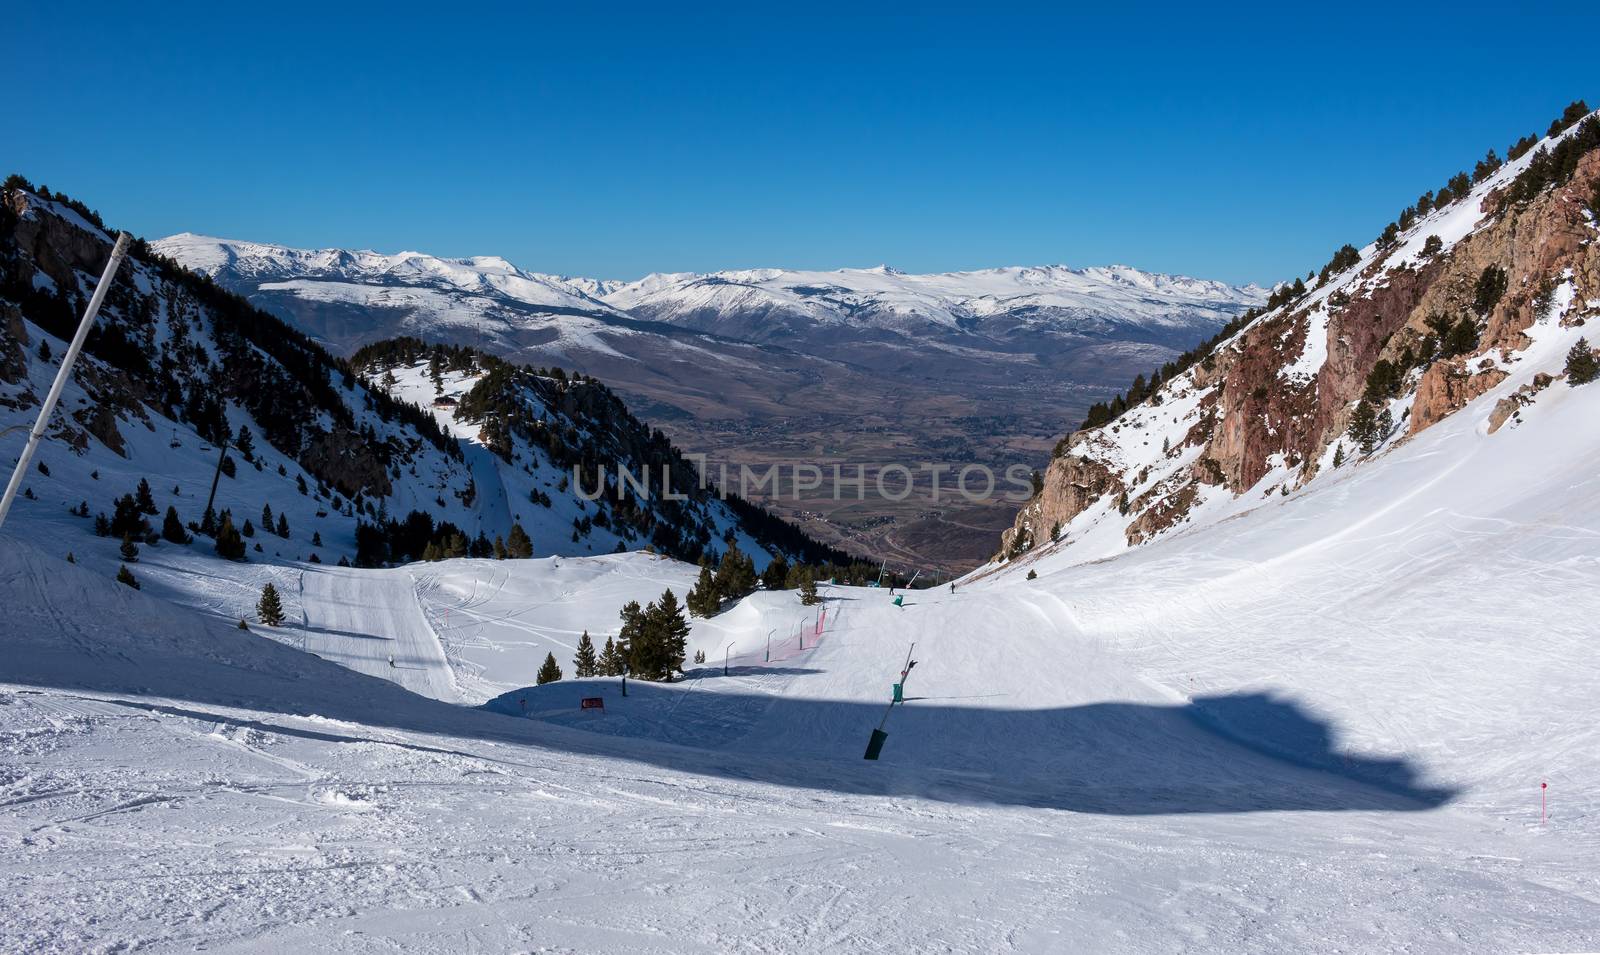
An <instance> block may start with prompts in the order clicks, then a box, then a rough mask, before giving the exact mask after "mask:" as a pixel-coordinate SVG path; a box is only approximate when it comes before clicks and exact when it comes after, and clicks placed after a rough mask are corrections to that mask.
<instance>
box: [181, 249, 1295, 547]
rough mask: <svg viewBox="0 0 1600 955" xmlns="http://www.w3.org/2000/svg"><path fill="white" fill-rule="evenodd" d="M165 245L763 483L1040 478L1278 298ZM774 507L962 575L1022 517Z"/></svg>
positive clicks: (1135, 281) (888, 274) (1121, 281)
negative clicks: (581, 378) (559, 370)
mask: <svg viewBox="0 0 1600 955" xmlns="http://www.w3.org/2000/svg"><path fill="white" fill-rule="evenodd" d="M152 247H153V248H154V249H155V250H156V251H158V252H160V253H162V254H165V255H167V256H170V257H171V258H173V259H174V260H176V261H177V262H179V263H180V264H183V265H185V266H187V267H189V268H192V269H195V270H197V271H200V272H202V273H204V274H206V275H209V276H211V277H212V278H213V279H214V280H215V281H216V282H217V283H218V284H220V285H222V286H223V287H225V288H228V289H230V290H232V291H235V292H237V293H239V294H240V295H243V296H245V297H246V298H247V299H248V300H249V301H250V302H251V303H252V304H254V305H256V306H258V307H260V308H263V309H265V310H267V311H269V312H272V313H274V314H276V315H279V316H281V317H282V318H284V319H285V320H286V321H289V322H290V323H292V324H293V325H295V326H296V327H297V328H299V329H301V330H302V331H304V332H305V333H306V334H308V335H310V336H311V337H312V338H314V339H316V340H317V341H319V342H322V343H323V344H325V345H326V346H328V347H329V348H331V349H333V350H335V351H336V352H341V353H345V354H348V353H350V352H351V351H353V350H354V349H356V348H358V347H360V346H362V345H364V344H367V343H369V342H372V341H376V340H380V339H385V338H391V337H394V336H396V335H408V336H415V337H418V338H422V339H425V340H428V341H438V342H445V343H456V344H468V345H472V346H474V347H478V348H481V349H483V350H484V351H487V352H490V353H493V354H498V355H501V356H504V357H508V358H511V359H514V360H517V361H521V362H524V363H527V364H533V365H545V364H558V365H561V366H563V367H566V368H570V369H575V370H578V371H581V372H584V373H586V374H590V375H594V376H595V377H597V378H599V379H601V380H603V381H605V382H606V383H607V384H608V385H610V386H611V387H613V388H615V389H616V390H617V391H618V392H619V393H621V394H622V395H623V396H624V397H625V398H626V399H627V400H628V402H629V405H630V407H632V408H633V409H634V410H635V411H636V412H638V413H639V414H641V415H643V416H645V417H647V418H649V419H651V420H652V421H655V422H657V423H659V424H660V426H661V427H663V428H664V429H665V430H666V431H667V432H668V434H669V435H670V436H671V437H672V438H673V439H674V440H675V441H677V442H678V443H679V444H680V445H681V446H683V447H685V448H686V449H688V450H691V451H694V452H698V453H704V454H707V455H708V456H709V457H710V458H711V459H712V460H717V461H725V462H729V463H738V464H746V463H748V464H751V465H760V464H766V463H770V462H772V461H774V460H782V459H786V458H792V457H793V456H794V455H795V454H796V453H799V452H800V451H801V449H804V448H807V447H810V448H812V449H813V450H812V452H811V453H818V452H819V451H820V453H822V454H824V455H825V456H826V462H824V463H828V462H834V461H838V462H842V463H843V464H845V465H847V466H848V465H851V464H862V465H863V466H866V467H869V468H875V467H878V466H881V465H883V464H885V463H886V462H887V461H888V460H889V459H890V457H891V455H892V456H893V457H894V459H896V460H926V461H933V460H947V461H954V462H960V463H961V464H964V463H966V462H969V461H983V462H989V463H992V464H997V465H1000V466H1002V467H1003V466H1004V465H1005V464H1009V463H1012V462H1016V461H1021V462H1024V463H1027V464H1035V465H1036V464H1040V463H1042V462H1043V461H1044V459H1045V450H1046V449H1047V448H1048V447H1049V444H1050V442H1051V441H1052V440H1053V435H1055V434H1059V433H1060V432H1061V431H1062V430H1063V429H1064V428H1065V427H1067V426H1068V423H1069V422H1071V421H1076V420H1078V419H1079V418H1081V417H1082V414H1083V412H1084V410H1085V409H1086V408H1087V407H1088V406H1089V404H1090V403H1091V402H1092V401H1094V400H1097V399H1099V398H1102V397H1104V396H1105V395H1106V394H1108V393H1109V391H1110V389H1112V388H1113V387H1115V386H1117V385H1120V384H1121V383H1122V382H1125V381H1126V380H1127V379H1128V378H1129V377H1131V376H1132V375H1133V373H1134V372H1135V370H1138V369H1142V368H1146V367H1148V366H1149V365H1151V364H1159V363H1160V362H1162V361H1165V360H1168V359H1171V358H1173V357H1176V356H1177V355H1178V354H1180V353H1181V352H1182V351H1183V350H1184V349H1187V348H1189V347H1191V346H1193V345H1194V344H1195V343H1197V342H1199V341H1201V340H1202V339H1204V338H1206V337H1208V336H1210V335H1211V334H1213V333H1215V332H1216V330H1217V329H1218V328H1220V327H1222V326H1223V325H1224V324H1225V323H1226V322H1228V321H1229V320H1231V319H1232V318H1234V317H1235V316H1236V315H1238V314H1239V313H1240V312H1242V311H1243V310H1244V309H1245V308H1247V307H1249V306H1251V305H1253V304H1259V303H1260V302H1262V301H1263V300H1264V299H1265V297H1266V293H1265V291H1264V290H1263V289H1260V288H1257V287H1254V286H1244V287H1235V286H1229V285H1226V284H1223V283H1220V282H1211V281H1205V280H1201V279H1193V278H1186V277H1183V276H1173V275H1160V274H1154V273H1148V272H1141V271H1139V270H1137V269H1132V268H1127V267H1123V266H1115V267H1109V268H1090V269H1070V268H1066V267H1062V266H1050V267H1042V268H1002V269H988V270H983V271H975V272H954V273H944V274H936V275H907V274H904V273H901V272H898V271H895V270H894V269H890V268H886V267H879V268H873V269H839V270H836V271H793V270H782V269H752V270H743V271H727V272H716V273H710V274H695V273H670V274H669V273H660V274H653V275H649V276H646V277H644V278H642V279H640V280H638V281H635V282H616V281H602V280H593V279H575V278H565V277H560V276H554V275H543V274H539V273H534V272H527V271H523V270H521V269H518V268H516V267H514V266H512V265H510V264H509V263H508V262H506V261H505V260H504V259H499V258H493V257H478V258H469V259H444V258H438V257H434V256H428V255H423V254H421V253H415V252H403V253H399V254H396V255H382V254H378V253H374V252H357V251H347V250H340V249H328V250H319V251H304V250H297V249H289V248H284V247H281V246H274V245H265V244H261V243H253V242H240V241H234V240H227V239H217V238H210V237H205V236H197V235H190V234H184V235H177V236H172V237H170V238H167V239H163V240H160V241H159V242H156V243H153V246H152ZM916 500H921V496H920V492H919V496H918V498H917V499H916ZM770 503H772V504H773V505H774V506H776V507H778V508H779V509H780V511H781V512H782V513H784V514H785V516H787V517H789V518H790V519H791V520H806V521H807V522H808V523H807V529H808V531H809V532H811V533H812V534H813V535H815V536H817V537H818V538H819V539H822V540H824V541H826V542H828V543H833V544H840V545H843V546H847V547H848V548H849V549H851V550H854V551H857V552H861V553H869V554H875V555H878V556H880V557H887V556H895V557H896V558H898V559H905V560H908V561H910V562H913V563H916V564H920V565H924V566H926V565H934V566H942V567H945V568H947V569H964V568H967V567H971V566H973V565H975V564H976V563H978V562H979V561H981V560H982V559H983V558H985V557H987V556H988V555H989V554H990V553H991V552H992V549H993V535H994V533H995V532H996V531H997V530H998V526H999V523H1004V522H1006V521H1009V519H1010V513H1009V511H1008V510H1007V511H1004V512H1002V511H1001V510H998V509H996V508H989V507H985V508H982V509H980V511H979V512H977V513H968V511H970V510H971V509H970V508H966V509H965V510H963V511H961V512H959V513H951V512H945V511H942V510H930V508H929V506H928V505H927V504H921V505H920V506H919V505H917V504H916V501H913V502H912V503H911V504H908V505H906V506H904V507H899V506H896V507H892V508H890V509H889V510H887V511H886V510H882V509H878V508H877V505H876V504H874V503H867V504H863V505H861V506H860V507H858V508H857V509H856V512H855V513H853V514H851V515H849V516H848V518H846V517H842V516H837V517H836V516H826V517H820V518H819V517H818V515H819V514H822V513H823V512H824V511H826V510H827V509H828V508H829V507H830V506H831V502H829V501H827V500H821V501H818V500H808V501H804V502H801V503H799V504H796V503H795V502H794V501H773V502H770ZM884 519H887V520H888V523H885V522H884ZM997 522H998V523H997ZM913 525H915V526H913ZM891 538H892V539H891Z"/></svg>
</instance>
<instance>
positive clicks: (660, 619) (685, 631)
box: [650, 588, 689, 680]
mask: <svg viewBox="0 0 1600 955" xmlns="http://www.w3.org/2000/svg"><path fill="white" fill-rule="evenodd" d="M650 624H651V629H652V630H653V631H654V632H653V633H652V636H653V637H654V639H655V640H656V641H657V642H658V644H659V649H658V653H659V654H660V658H659V660H658V665H659V669H658V670H657V671H656V672H657V673H658V674H659V676H660V678H661V679H664V680H670V679H671V678H672V674H674V673H676V672H679V671H681V670H682V669H683V659H684V655H685V654H686V653H688V649H689V648H688V644H689V621H688V620H686V619H684V615H683V608H682V607H680V606H679V605H678V596H677V594H674V593H673V592H672V590H671V589H670V588H669V589H668V590H667V591H666V592H665V593H663V594H662V595H661V599H660V601H658V602H657V603H655V604H652V605H651V607H650Z"/></svg>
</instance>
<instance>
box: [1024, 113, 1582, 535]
mask: <svg viewBox="0 0 1600 955" xmlns="http://www.w3.org/2000/svg"><path fill="white" fill-rule="evenodd" d="M1586 122H1588V123H1595V122H1597V121H1596V120H1595V119H1594V118H1593V117H1591V118H1590V119H1589V120H1587V121H1586ZM1581 125H1582V124H1579V125H1574V126H1573V127H1571V128H1569V129H1568V130H1567V132H1566V134H1565V135H1566V136H1571V137H1577V135H1578V133H1579V132H1580V131H1582V132H1583V133H1584V136H1583V137H1580V138H1575V139H1574V141H1575V142H1583V143H1588V144H1591V145H1590V146H1586V147H1585V148H1587V149H1588V151H1587V152H1584V153H1582V154H1581V156H1580V158H1578V159H1577V161H1576V163H1575V166H1574V167H1573V171H1572V172H1571V175H1570V178H1567V179H1565V180H1564V181H1560V182H1558V183H1556V184H1554V185H1551V186H1546V187H1545V188H1543V189H1542V190H1537V191H1535V194H1533V195H1531V196H1530V195H1526V194H1524V193H1525V192H1527V189H1526V188H1525V183H1526V176H1527V175H1531V174H1530V173H1528V169H1529V166H1530V164H1532V163H1537V162H1540V161H1542V160H1541V157H1540V150H1552V149H1554V148H1555V146H1556V144H1557V141H1558V139H1559V137H1558V138H1557V139H1552V140H1547V141H1546V142H1544V143H1542V144H1540V146H1539V147H1538V149H1536V150H1534V151H1532V152H1530V153H1529V154H1528V155H1526V156H1523V157H1520V158H1519V160H1518V161H1517V162H1513V163H1508V164H1506V165H1505V166H1503V167H1501V168H1500V169H1499V170H1498V171H1496V172H1494V173H1493V174H1492V175H1488V176H1486V177H1484V178H1483V180H1482V181H1481V182H1479V183H1478V184H1477V186H1476V187H1475V188H1473V189H1472V190H1471V191H1470V192H1467V194H1466V195H1465V196H1464V197H1461V198H1458V199H1457V200H1456V201H1455V202H1453V203H1450V204H1448V205H1446V206H1445V207H1443V208H1440V209H1436V210H1433V211H1431V212H1430V213H1428V214H1426V215H1423V216H1420V217H1419V218H1418V220H1417V221H1416V222H1415V224H1414V225H1412V226H1411V228H1409V229H1407V230H1403V231H1398V233H1397V234H1396V235H1395V236H1394V237H1393V241H1385V242H1380V243H1374V244H1373V245H1371V246H1368V247H1367V248H1366V249H1364V250H1361V253H1360V260H1359V262H1357V263H1356V264H1355V265H1354V266H1352V267H1350V268H1348V269H1347V270H1345V271H1344V272H1342V273H1339V274H1336V275H1330V276H1328V277H1327V280H1326V281H1324V282H1322V283H1320V284H1318V285H1316V286H1314V287H1313V288H1311V289H1310V290H1309V291H1307V292H1306V294H1304V295H1302V296H1299V297H1298V298H1296V299H1294V300H1291V301H1288V302H1287V303H1284V304H1281V305H1279V306H1278V307H1277V308H1274V309H1272V310H1270V311H1267V312H1265V313H1264V314H1261V315H1259V316H1258V317H1256V318H1255V319H1254V320H1253V321H1252V322H1250V323H1249V324H1248V325H1247V326H1246V327H1245V328H1243V329H1242V330H1240V331H1239V332H1238V333H1237V334H1236V335H1234V336H1233V337H1232V338H1231V339H1229V340H1227V341H1225V342H1222V343H1221V344H1219V345H1218V346H1217V347H1216V348H1215V349H1214V350H1213V351H1212V352H1211V353H1210V354H1209V355H1207V356H1205V358H1204V359H1203V360H1202V361H1200V362H1199V363H1198V364H1197V365H1195V366H1194V367H1193V368H1192V369H1190V370H1188V371H1187V372H1185V373H1183V374H1182V375H1180V376H1177V377H1175V378H1173V379H1172V380H1170V381H1168V382H1166V384H1165V385H1164V386H1163V387H1162V388H1160V389H1159V390H1157V391H1156V392H1155V393H1154V394H1153V395H1152V396H1150V397H1149V398H1148V399H1147V400H1146V401H1145V402H1144V403H1142V404H1140V405H1138V406H1137V407H1135V408H1133V409H1131V410H1130V411H1128V412H1127V413H1126V414H1124V415H1123V416H1122V417H1120V418H1118V419H1117V420H1115V421H1113V422H1112V423H1110V424H1107V425H1104V426H1102V427H1099V428H1096V429H1092V430H1089V431H1084V432H1080V433H1078V434H1076V435H1073V436H1072V437H1071V438H1070V439H1069V440H1068V441H1066V442H1064V443H1063V445H1062V447H1061V448H1060V449H1059V450H1058V455H1057V457H1056V458H1055V459H1054V460H1053V461H1052V463H1051V464H1050V466H1049V468H1048V470H1047V471H1046V473H1045V475H1044V479H1043V484H1042V488H1041V491H1040V493H1039V494H1038V495H1037V496H1036V497H1035V498H1034V500H1033V501H1031V502H1030V503H1029V504H1028V505H1027V506H1026V507H1025V508H1024V509H1023V510H1022V512H1021V513H1020V514H1019V515H1018V517H1017V520H1016V523H1015V525H1014V526H1013V527H1012V528H1011V529H1010V530H1008V531H1007V532H1006V533H1005V534H1004V535H1003V537H1002V546H1001V556H1002V558H1006V559H1014V558H1016V557H1018V556H1020V555H1022V554H1025V553H1027V552H1028V551H1030V550H1032V549H1033V548H1036V547H1039V546H1041V545H1049V546H1054V547H1078V548H1080V550H1081V551H1082V553H1083V556H1084V558H1085V559H1092V558H1095V557H1100V556H1105V555H1107V554H1109V553H1112V552H1115V551H1116V550H1117V549H1119V548H1121V547H1127V546H1133V545H1137V544H1140V543H1143V542H1145V541H1147V540H1150V539H1152V538H1154V537H1157V536H1159V535H1160V534H1162V533H1163V532H1166V531H1168V530H1170V529H1172V528H1174V527H1177V526H1179V525H1182V524H1186V523H1189V522H1192V521H1197V520H1200V521H1203V520H1207V519H1212V518H1215V519H1220V518H1221V517H1222V516H1225V515H1226V514H1230V513H1237V511H1238V510H1239V509H1240V508H1241V507H1249V506H1254V505H1255V504H1256V503H1259V501H1261V500H1263V499H1265V498H1266V497H1267V496H1269V495H1286V494H1289V493H1292V492H1294V491H1296V490H1298V489H1299V488H1301V487H1303V486H1305V485H1306V484H1307V483H1309V482H1311V481H1313V480H1316V479H1317V478H1318V477H1319V475H1323V474H1325V473H1327V472H1329V471H1331V470H1332V469H1333V468H1334V466H1335V461H1336V460H1337V462H1338V464H1339V466H1342V467H1352V466H1359V464H1360V462H1362V461H1363V460H1366V459H1367V458H1368V457H1369V456H1371V455H1377V454H1382V453H1384V452H1385V451H1386V450H1387V449H1389V448H1391V447H1393V446H1395V445H1396V444H1398V443H1400V442H1403V441H1405V440H1407V439H1408V438H1409V437H1410V436H1413V435H1415V434H1418V433H1420V432H1421V431H1423V430H1425V429H1427V428H1429V427H1431V426H1434V425H1436V424H1437V423H1438V422H1440V421H1442V420H1444V419H1446V418H1448V417H1449V416H1451V415H1453V414H1455V413H1457V412H1459V411H1460V410H1461V409H1463V408H1464V407H1466V406H1468V405H1469V404H1471V403H1472V402H1474V401H1475V400H1477V399H1479V398H1481V397H1483V396H1484V395H1486V394H1489V393H1491V392H1493V391H1494V390H1495V389H1496V388H1497V387H1498V386H1500V385H1501V384H1502V383H1503V382H1505V381H1506V379H1507V377H1508V376H1509V375H1511V374H1512V373H1514V372H1516V371H1519V370H1524V369H1522V368H1521V366H1522V364H1523V362H1524V359H1525V358H1527V357H1528V355H1529V352H1530V346H1531V345H1532V344H1533V343H1534V340H1535V337H1538V336H1536V335H1535V334H1534V333H1535V332H1538V333H1539V335H1542V336H1543V337H1544V338H1549V337H1550V336H1551V335H1553V334H1556V333H1557V332H1556V331H1555V330H1559V329H1573V328H1576V327H1578V326H1580V325H1582V324H1583V323H1584V322H1585V321H1586V320H1588V319H1592V318H1594V317H1596V316H1597V315H1600V241H1596V240H1597V238H1600V223H1597V219H1596V215H1597V213H1596V210H1595V209H1594V208H1593V207H1594V206H1596V205H1600V198H1597V196H1600V148H1592V141H1593V140H1594V139H1595V138H1596V137H1595V135H1594V128H1588V129H1586V130H1585V129H1581ZM1519 177H1524V178H1523V179H1521V180H1519ZM1430 237H1434V238H1432V239H1430ZM1501 276H1503V280H1502V279H1500V278H1499V277H1501ZM1458 325H1461V326H1463V327H1462V328H1456V327H1455V326H1458ZM1569 337H1570V336H1569ZM1534 360H1539V361H1549V355H1547V354H1545V353H1544V351H1541V352H1540V356H1539V357H1537V358H1535V359H1534ZM1543 371H1544V374H1543V376H1542V377H1544V378H1545V379H1546V380H1549V379H1551V378H1552V377H1554V376H1557V375H1559V372H1560V369H1559V367H1557V368H1552V369H1544V370H1543ZM1508 387H1510V386H1508ZM1537 390H1538V389H1526V388H1525V389H1524V390H1523V391H1521V392H1519V393H1518V394H1516V395H1511V396H1499V397H1498V400H1499V401H1500V402H1501V403H1506V402H1510V403H1509V404H1506V406H1505V407H1504V408H1503V409H1501V411H1500V412H1497V413H1496V417H1497V418H1498V419H1499V420H1498V422H1497V423H1496V425H1495V426H1496V427H1499V426H1502V425H1504V424H1505V422H1506V421H1507V420H1511V419H1512V415H1513V412H1516V413H1518V414H1521V413H1525V412H1524V411H1523V409H1524V408H1526V407H1527V405H1528V403H1529V402H1530V401H1532V397H1531V395H1534V394H1536V393H1537ZM1369 412H1370V415H1371V417H1372V418H1373V419H1375V422H1374V424H1373V426H1372V427H1370V428H1367V429H1365V432H1363V428H1362V420H1363V419H1362V416H1363V415H1366V414H1368V413H1369ZM1353 419H1355V423H1354V425H1353V424H1352V421H1353ZM1362 433H1366V434H1368V438H1367V440H1366V442H1365V444H1367V447H1365V448H1363V443H1364V442H1363V441H1362V440H1361V438H1360V437H1359V435H1360V434H1362ZM1052 539H1054V540H1055V543H1054V544H1051V541H1052Z"/></svg>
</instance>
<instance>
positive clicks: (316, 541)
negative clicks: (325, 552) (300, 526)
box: [311, 531, 322, 547]
mask: <svg viewBox="0 0 1600 955" xmlns="http://www.w3.org/2000/svg"><path fill="white" fill-rule="evenodd" d="M311 546H312V547H321V546H322V532H321V531H312V532H311Z"/></svg>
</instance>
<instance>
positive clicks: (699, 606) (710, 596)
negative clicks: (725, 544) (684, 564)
mask: <svg viewBox="0 0 1600 955" xmlns="http://www.w3.org/2000/svg"><path fill="white" fill-rule="evenodd" d="M688 605H689V612H690V613H692V614H694V615H695V616H696V617H715V616H716V615H717V611H719V610H721V609H722V600H721V598H719V597H718V596H717V582H716V580H715V579H714V578H713V577H712V576H711V565H710V564H708V563H704V562H702V563H701V564H700V577H699V579H698V580H696V581H695V583H694V586H693V587H691V588H689V597H688Z"/></svg>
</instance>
